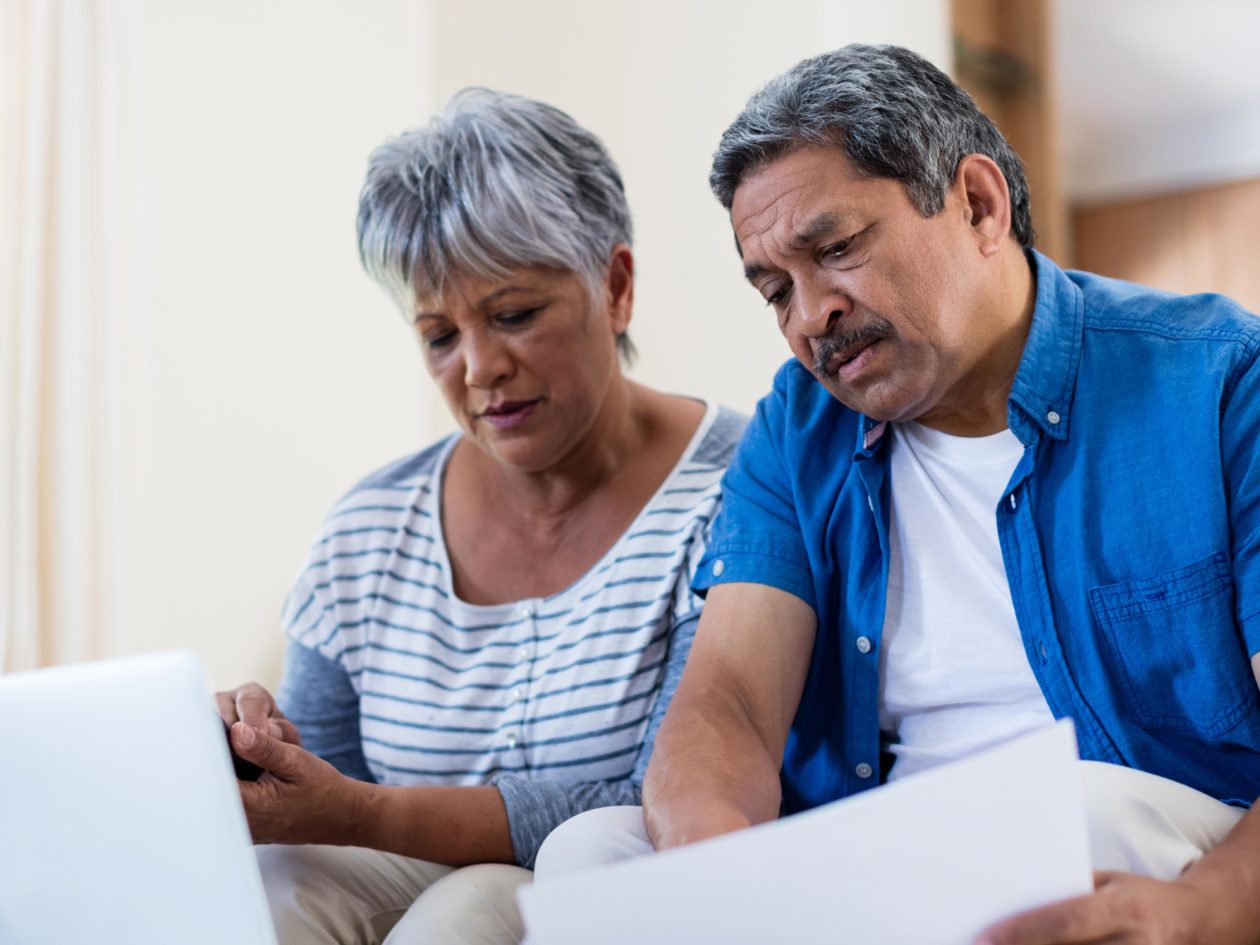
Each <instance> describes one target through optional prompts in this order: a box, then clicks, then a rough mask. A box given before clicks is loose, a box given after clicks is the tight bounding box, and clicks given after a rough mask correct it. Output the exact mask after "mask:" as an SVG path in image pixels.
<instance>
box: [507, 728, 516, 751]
mask: <svg viewBox="0 0 1260 945" xmlns="http://www.w3.org/2000/svg"><path fill="white" fill-rule="evenodd" d="M507 746H508V748H515V747H516V733H515V732H508V737H507Z"/></svg>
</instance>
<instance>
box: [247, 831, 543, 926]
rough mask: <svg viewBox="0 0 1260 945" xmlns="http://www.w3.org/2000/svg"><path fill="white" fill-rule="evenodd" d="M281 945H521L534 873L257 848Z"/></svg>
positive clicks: (312, 849) (353, 852)
mask: <svg viewBox="0 0 1260 945" xmlns="http://www.w3.org/2000/svg"><path fill="white" fill-rule="evenodd" d="M255 849H256V851H257V853H258V864H259V866H260V867H261V868H262V876H263V886H264V888H265V889H266V892H267V901H268V904H269V905H270V907H271V918H272V922H273V923H274V924H275V927H276V938H277V940H278V941H279V943H280V945H379V943H382V942H385V943H387V945H518V943H519V942H520V941H521V939H522V938H523V936H524V934H525V933H524V926H523V924H522V922H521V916H520V913H519V911H518V910H517V907H516V890H517V888H518V887H520V886H522V885H523V884H525V883H528V882H529V881H530V878H531V876H532V874H531V873H530V871H529V870H525V869H521V868H520V867H517V866H507V865H504V864H499V863H482V864H479V865H477V866H466V867H463V868H462V869H452V868H451V867H449V866H438V865H437V864H436V863H427V862H425V861H424V860H414V859H411V858H410V857H405V856H399V855H397V854H394V853H381V852H380V851H377V850H365V849H362V848H360V847H333V846H319V845H315V844H307V845H292V846H290V845H282V844H274V845H265V846H259V847H256V848H255Z"/></svg>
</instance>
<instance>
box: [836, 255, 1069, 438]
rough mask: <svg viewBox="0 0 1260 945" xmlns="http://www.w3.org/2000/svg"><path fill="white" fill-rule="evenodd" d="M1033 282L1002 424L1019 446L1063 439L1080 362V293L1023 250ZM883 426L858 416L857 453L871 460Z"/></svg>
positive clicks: (1048, 264)
mask: <svg viewBox="0 0 1260 945" xmlns="http://www.w3.org/2000/svg"><path fill="white" fill-rule="evenodd" d="M1028 257H1029V264H1030V265H1031V266H1032V268H1033V277H1034V278H1035V279H1036V282H1037V294H1036V298H1035V301H1034V302H1033V315H1032V324H1031V325H1030V326H1029V329H1028V340H1027V341H1026V342H1025V343H1024V353H1023V356H1022V357H1021V358H1020V361H1019V369H1018V370H1017V371H1016V373H1015V383H1014V384H1013V385H1012V386H1011V397H1010V401H1009V402H1008V405H1007V423H1008V424H1009V425H1010V428H1011V430H1012V432H1014V434H1015V435H1016V436H1017V437H1019V441H1020V442H1021V443H1023V444H1025V445H1028V444H1030V443H1031V442H1032V441H1033V440H1034V439H1035V438H1036V436H1037V433H1036V432H1035V430H1040V432H1042V433H1045V434H1047V435H1049V436H1051V437H1053V438H1054V439H1056V440H1066V439H1067V436H1068V427H1069V426H1070V423H1071V418H1072V400H1073V397H1074V396H1075V393H1076V371H1077V368H1078V367H1079V365H1080V361H1081V334H1082V331H1083V326H1084V323H1085V299H1084V296H1083V295H1082V293H1081V290H1080V288H1079V287H1078V286H1077V285H1076V284H1075V283H1074V282H1072V280H1071V279H1069V278H1068V277H1067V275H1066V274H1065V273H1064V272H1063V270H1062V269H1060V268H1059V267H1058V266H1056V265H1055V264H1054V263H1053V262H1051V261H1050V260H1049V259H1047V258H1046V257H1045V256H1043V255H1041V253H1039V252H1037V251H1036V250H1035V249H1034V250H1029V251H1028ZM887 429H888V424H886V423H883V422H881V421H878V420H872V419H871V418H870V417H867V416H863V417H862V419H861V423H859V424H858V442H857V452H858V454H859V455H865V456H872V455H874V453H875V452H876V450H877V448H878V444H879V442H880V441H881V440H882V439H883V436H884V433H885V432H886V431H887Z"/></svg>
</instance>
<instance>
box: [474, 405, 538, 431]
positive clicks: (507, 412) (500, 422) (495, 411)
mask: <svg viewBox="0 0 1260 945" xmlns="http://www.w3.org/2000/svg"><path fill="white" fill-rule="evenodd" d="M540 403H542V400H541V398H536V399H534V400H505V401H503V402H502V403H498V404H491V405H490V406H489V407H487V408H486V409H485V410H483V411H482V412H481V419H482V420H484V421H486V423H488V424H490V425H491V426H492V427H494V428H495V429H497V430H510V429H512V428H514V427H518V426H520V425H521V424H522V423H524V422H525V421H526V420H528V419H529V417H530V415H531V414H532V413H533V412H534V408H535V407H537V406H538V405H539V404H540Z"/></svg>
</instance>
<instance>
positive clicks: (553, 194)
mask: <svg viewBox="0 0 1260 945" xmlns="http://www.w3.org/2000/svg"><path fill="white" fill-rule="evenodd" d="M358 229H359V256H360V258H361V259H362V260H363V266H364V268H365V269H366V270H367V272H368V274H369V275H370V276H372V278H373V279H375V280H376V281H377V282H379V283H380V284H381V285H382V286H384V287H385V289H386V290H387V291H388V292H389V293H390V294H391V295H393V296H394V298H395V300H396V301H397V302H398V304H399V306H400V307H401V308H402V310H403V312H404V313H406V314H408V315H411V314H412V313H413V312H414V307H415V305H416V302H417V301H419V300H428V299H436V298H438V297H440V296H441V294H442V292H443V291H444V289H445V288H446V286H447V285H448V283H449V282H450V280H451V278H452V277H455V276H457V275H471V276H476V277H480V278H486V279H502V278H504V277H506V276H507V275H508V274H509V273H510V272H512V271H513V270H516V269H520V268H522V267H527V266H545V267H548V268H554V269H565V270H569V271H572V272H574V273H576V274H577V275H578V276H579V277H580V278H581V279H582V280H583V281H584V282H585V283H586V287H587V292H588V294H589V295H590V298H591V299H592V300H595V299H598V298H599V297H600V293H601V292H602V286H603V280H604V277H605V275H606V274H607V272H608V265H609V260H610V258H611V253H612V248H613V247H614V246H615V245H617V244H618V243H626V244H629V243H630V241H631V238H632V232H631V224H630V210H629V207H628V206H627V205H626V195H625V188H624V187H623V186H622V183H621V175H620V174H619V173H618V171H617V167H616V165H615V164H614V163H613V161H612V158H611V157H609V155H608V152H607V151H606V150H605V149H604V146H603V145H602V144H601V143H600V141H599V139H598V138H596V137H595V136H594V135H593V134H591V133H590V132H589V131H587V130H586V129H584V128H582V127H581V126H580V125H579V124H578V123H577V122H575V121H574V120H573V119H572V118H570V117H569V116H568V115H566V114H565V113H564V112H562V111H560V109H558V108H553V107H552V106H550V105H545V104H543V103H542V102H537V101H534V100H533V99H529V98H525V97H523V96H520V95H509V94H506V93H503V92H493V91H490V90H489V89H480V88H471V89H464V90H463V91H461V92H458V93H456V94H455V95H454V96H453V97H452V98H451V100H450V101H449V102H448V103H447V104H446V106H445V108H443V109H442V111H441V112H440V113H439V114H438V115H437V116H435V117H434V118H433V120H432V121H430V122H429V124H428V125H427V126H426V127H424V128H417V129H414V130H412V131H407V132H404V133H403V134H401V135H399V136H398V137H396V138H393V139H391V140H389V141H387V142H385V144H383V145H381V146H380V147H379V148H377V149H376V150H375V151H374V152H373V153H372V156H371V158H370V159H369V161H368V171H367V179H366V180H365V181H364V183H363V190H362V192H361V194H360V196H359V218H358ZM617 349H618V351H619V352H620V353H621V355H622V357H623V358H625V359H627V360H628V359H629V358H630V357H632V356H633V352H634V348H633V345H631V343H630V340H629V338H627V337H626V336H625V335H624V334H622V335H620V336H618V338H617Z"/></svg>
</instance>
